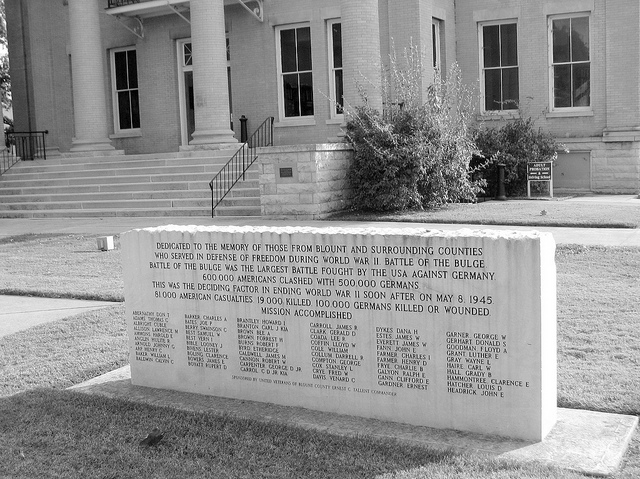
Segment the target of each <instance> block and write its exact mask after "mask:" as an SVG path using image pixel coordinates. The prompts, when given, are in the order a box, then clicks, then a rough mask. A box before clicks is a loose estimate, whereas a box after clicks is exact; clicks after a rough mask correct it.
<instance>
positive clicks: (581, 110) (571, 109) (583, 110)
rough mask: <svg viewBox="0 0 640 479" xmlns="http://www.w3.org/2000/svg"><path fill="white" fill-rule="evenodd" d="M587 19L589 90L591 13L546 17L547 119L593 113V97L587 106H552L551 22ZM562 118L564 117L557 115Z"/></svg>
mask: <svg viewBox="0 0 640 479" xmlns="http://www.w3.org/2000/svg"><path fill="white" fill-rule="evenodd" d="M581 17H587V18H588V19H589V89H591V86H592V85H593V40H592V37H593V35H592V32H593V28H592V21H591V12H576V13H567V14H559V15H549V16H548V17H547V58H548V62H549V70H548V75H549V113H548V114H547V116H548V117H550V118H551V117H553V116H554V113H555V114H558V113H565V114H566V116H571V114H573V113H575V114H577V116H589V113H591V112H592V111H593V95H592V94H590V95H589V106H568V107H556V106H554V94H553V20H561V19H563V18H581ZM557 116H564V115H557Z"/></svg>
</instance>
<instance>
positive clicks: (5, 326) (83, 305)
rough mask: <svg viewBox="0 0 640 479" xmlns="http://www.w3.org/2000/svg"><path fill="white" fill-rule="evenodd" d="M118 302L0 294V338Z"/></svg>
mask: <svg viewBox="0 0 640 479" xmlns="http://www.w3.org/2000/svg"><path fill="white" fill-rule="evenodd" d="M116 304H119V303H114V302H109V301H84V300H77V299H59V298H39V297H31V296H8V295H0V338H2V337H3V336H7V335H9V334H13V333H17V332H18V331H23V330H25V329H28V328H31V327H33V326H37V325H39V324H43V323H49V322H51V321H57V320H58V319H63V318H67V317H69V316H73V315H75V314H80V313H84V312H87V311H94V310H96V309H100V308H104V307H107V306H114V305H116Z"/></svg>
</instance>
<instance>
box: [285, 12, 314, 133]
mask: <svg viewBox="0 0 640 479" xmlns="http://www.w3.org/2000/svg"><path fill="white" fill-rule="evenodd" d="M299 28H308V29H309V38H310V48H311V53H312V54H311V70H296V72H295V73H296V74H298V75H300V73H310V74H311V83H312V91H313V85H315V84H316V81H315V79H314V72H313V44H312V42H313V40H312V38H311V36H312V34H313V32H312V28H311V22H300V23H291V24H286V25H278V26H276V27H275V42H276V71H277V82H276V83H277V88H278V118H279V120H280V122H283V123H285V122H286V123H289V124H291V123H302V124H307V123H308V122H309V120H315V114H316V107H315V101H316V97H315V96H313V113H312V114H311V115H302V110H301V107H300V105H299V107H300V113H301V114H300V115H298V116H285V104H284V103H285V99H284V75H285V74H287V75H288V74H292V73H293V72H286V73H283V71H282V49H281V34H282V32H283V31H286V30H296V29H299Z"/></svg>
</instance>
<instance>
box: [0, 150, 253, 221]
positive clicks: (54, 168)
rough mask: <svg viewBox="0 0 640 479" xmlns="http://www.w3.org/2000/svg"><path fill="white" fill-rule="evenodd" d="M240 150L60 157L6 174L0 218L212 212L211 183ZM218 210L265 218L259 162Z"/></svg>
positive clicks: (18, 166)
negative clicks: (262, 207) (259, 178)
mask: <svg viewBox="0 0 640 479" xmlns="http://www.w3.org/2000/svg"><path fill="white" fill-rule="evenodd" d="M234 153H235V150H207V151H194V152H181V153H164V154H163V153H159V154H148V155H126V156H125V155H113V156H99V157H98V156H96V157H54V158H49V159H47V160H34V161H21V162H19V163H18V164H16V165H15V166H13V167H12V168H11V169H10V170H8V171H7V172H5V173H4V174H3V175H2V176H0V218H73V217H106V216H138V217H158V216H211V190H210V189H209V181H210V180H211V178H213V176H214V175H215V174H216V173H217V172H218V171H219V170H220V168H221V167H222V166H223V165H224V164H225V163H226V162H227V161H228V160H229V158H231V156H232V155H233V154H234ZM245 178H246V179H245V180H244V181H242V180H241V181H240V182H238V183H237V184H236V186H235V187H234V188H233V190H232V191H231V192H230V193H229V195H227V197H226V198H225V199H224V200H223V201H222V203H221V204H220V205H219V206H218V208H216V215H217V216H260V189H259V181H258V169H257V164H254V166H252V167H251V168H250V169H249V171H248V172H247V174H246V176H245Z"/></svg>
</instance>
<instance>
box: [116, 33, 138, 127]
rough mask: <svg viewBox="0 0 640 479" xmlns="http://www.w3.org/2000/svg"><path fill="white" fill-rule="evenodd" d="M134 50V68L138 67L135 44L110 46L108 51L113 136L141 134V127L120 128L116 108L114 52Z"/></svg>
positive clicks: (118, 113) (118, 114)
mask: <svg viewBox="0 0 640 479" xmlns="http://www.w3.org/2000/svg"><path fill="white" fill-rule="evenodd" d="M131 50H135V51H136V69H137V68H138V60H137V49H136V47H135V45H131V46H128V47H120V48H112V49H111V50H110V52H109V62H110V64H111V102H112V114H113V132H114V138H117V137H122V138H126V137H134V136H140V135H141V134H142V129H141V128H126V129H121V128H120V112H119V110H118V90H117V88H116V62H115V54H116V53H118V52H126V51H131ZM136 90H138V101H140V76H139V74H138V88H136Z"/></svg>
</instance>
